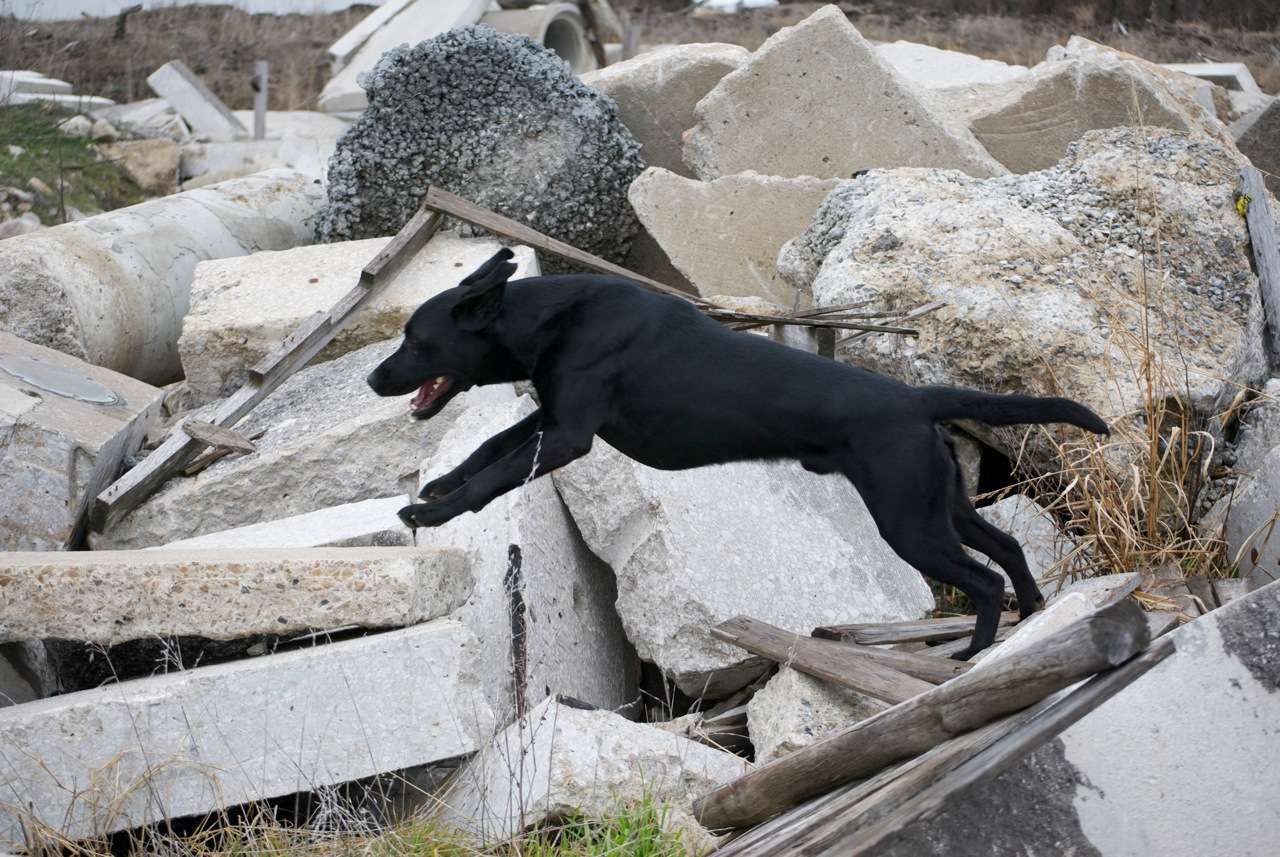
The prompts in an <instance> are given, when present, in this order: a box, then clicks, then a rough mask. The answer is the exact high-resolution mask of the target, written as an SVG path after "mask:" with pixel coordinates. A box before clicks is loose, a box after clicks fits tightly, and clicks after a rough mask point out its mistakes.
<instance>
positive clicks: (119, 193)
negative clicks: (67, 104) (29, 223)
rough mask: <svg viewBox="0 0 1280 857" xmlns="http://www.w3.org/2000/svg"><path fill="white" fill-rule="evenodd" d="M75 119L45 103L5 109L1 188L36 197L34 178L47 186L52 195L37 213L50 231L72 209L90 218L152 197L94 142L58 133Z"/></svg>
mask: <svg viewBox="0 0 1280 857" xmlns="http://www.w3.org/2000/svg"><path fill="white" fill-rule="evenodd" d="M70 115H73V114H69V113H66V112H65V111H61V110H58V109H57V108H55V107H52V106H49V105H42V104H16V105H10V106H6V107H0V185H7V186H11V187H16V188H18V189H19V190H23V191H27V192H28V193H31V192H33V191H32V188H31V179H33V178H35V179H39V180H40V181H41V182H44V184H45V185H46V186H48V188H49V191H50V192H49V193H47V194H45V193H37V194H36V200H35V204H34V206H33V207H32V209H31V210H32V211H33V212H35V214H36V216H38V217H39V218H40V222H41V223H44V224H45V225H46V226H52V225H54V224H58V223H61V222H63V214H64V212H65V211H66V209H67V208H76V209H79V210H80V211H83V212H85V213H86V214H89V213H93V212H96V211H110V210H111V209H113V208H120V207H122V206H126V205H133V204H134V203H137V202H141V201H142V200H144V199H145V198H146V196H145V195H144V194H143V192H142V191H141V190H140V189H139V188H138V186H137V185H135V184H134V183H133V182H132V181H130V180H129V178H128V177H126V176H125V174H124V173H123V172H122V171H121V169H120V168H119V166H117V165H116V164H114V163H112V162H110V161H107V160H103V159H102V158H101V157H100V156H99V154H98V152H97V151H96V149H95V148H94V146H93V143H92V142H91V141H89V140H86V139H84V138H81V137H69V136H67V135H66V134H63V133H61V132H59V131H58V123H60V122H62V121H63V120H65V119H67V118H68V116H70ZM15 146H16V147H17V149H13V148H11V147H15ZM18 150H21V152H20V153H19V152H18Z"/></svg>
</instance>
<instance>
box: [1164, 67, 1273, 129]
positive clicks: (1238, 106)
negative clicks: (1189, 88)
mask: <svg viewBox="0 0 1280 857" xmlns="http://www.w3.org/2000/svg"><path fill="white" fill-rule="evenodd" d="M1160 65H1161V68H1167V69H1169V70H1170V71H1176V72H1179V73H1180V74H1186V75H1190V76H1191V77H1195V78H1199V79H1201V80H1207V81H1209V82H1210V83H1213V84H1216V85H1217V86H1220V87H1222V88H1223V89H1225V90H1226V91H1227V96H1228V99H1229V100H1230V103H1231V108H1232V110H1233V111H1234V112H1236V113H1248V112H1249V111H1250V110H1254V109H1256V108H1258V107H1262V106H1265V105H1266V103H1267V101H1268V99H1269V96H1268V95H1267V94H1266V93H1265V92H1263V91H1262V89H1261V87H1259V86H1258V82H1257V81H1256V80H1254V79H1253V73H1252V72H1251V71H1249V67H1248V66H1247V65H1245V64H1244V63H1242V62H1190V63H1161V64H1160ZM1222 118H1224V119H1225V118H1226V117H1222Z"/></svg>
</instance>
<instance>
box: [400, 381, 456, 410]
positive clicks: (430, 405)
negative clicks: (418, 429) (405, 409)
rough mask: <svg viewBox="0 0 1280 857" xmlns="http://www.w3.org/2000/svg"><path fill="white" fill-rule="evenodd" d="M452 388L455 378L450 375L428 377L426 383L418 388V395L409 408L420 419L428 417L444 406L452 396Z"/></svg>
mask: <svg viewBox="0 0 1280 857" xmlns="http://www.w3.org/2000/svg"><path fill="white" fill-rule="evenodd" d="M452 389H453V379H452V378H450V377H449V376H448V375H437V376H435V377H434V378H428V379H427V381H426V383H425V384H423V385H422V386H421V387H419V388H418V393H417V395H415V396H414V397H413V400H412V401H410V402H409V410H410V411H412V412H413V415H414V416H415V417H417V418H418V419H420V420H421V419H426V418H427V417H429V416H431V415H433V414H434V413H435V412H436V411H438V410H440V408H442V407H444V403H445V402H447V401H448V400H449V399H450V398H451V396H450V395H449V391H450V390H452Z"/></svg>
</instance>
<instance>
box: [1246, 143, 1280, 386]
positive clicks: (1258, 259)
mask: <svg viewBox="0 0 1280 857" xmlns="http://www.w3.org/2000/svg"><path fill="white" fill-rule="evenodd" d="M1240 181H1241V185H1242V187H1243V192H1244V200H1243V201H1244V218H1245V223H1246V225H1247V226H1248V227H1249V243H1250V244H1251V245H1252V246H1253V262H1254V267H1255V268H1256V269H1257V271H1258V289H1259V291H1260V292H1261V293H1262V310H1263V313H1264V315H1265V317H1266V321H1267V324H1266V343H1267V352H1268V354H1267V356H1268V358H1269V359H1270V361H1271V366H1272V368H1275V367H1276V366H1277V365H1280V249H1278V248H1277V238H1276V222H1275V220H1274V219H1272V217H1271V203H1270V202H1268V200H1267V186H1266V184H1265V182H1263V180H1262V173H1260V172H1258V171H1257V170H1256V169H1255V168H1254V167H1249V166H1246V167H1245V168H1244V169H1243V170H1241V172H1240Z"/></svg>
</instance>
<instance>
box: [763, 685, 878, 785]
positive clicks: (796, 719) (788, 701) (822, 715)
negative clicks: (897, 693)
mask: <svg viewBox="0 0 1280 857" xmlns="http://www.w3.org/2000/svg"><path fill="white" fill-rule="evenodd" d="M888 707H889V706H888V704H887V703H884V702H881V701H880V700H878V699H872V698H871V697H869V696H867V695H866V694H863V693H858V691H856V690H853V689H851V688H847V687H840V686H839V685H835V684H832V683H830V682H826V681H823V680H821V679H817V678H814V677H813V676H809V675H805V674H804V673H802V672H800V671H799V670H794V669H791V668H790V667H785V666H784V667H783V668H782V669H780V670H778V673H777V675H775V676H774V677H773V678H771V679H769V681H768V683H767V684H765V686H764V687H762V688H760V690H758V691H756V694H755V696H753V697H751V701H750V702H748V703H747V729H748V731H749V732H750V733H751V745H752V746H753V747H754V748H755V751H756V752H755V762H756V764H757V765H763V764H765V763H766V762H771V761H773V760H774V759H779V758H781V757H783V756H785V755H787V754H788V753H794V752H795V751H796V750H799V749H800V748H802V747H808V746H809V745H810V744H815V743H817V742H818V741H820V740H822V739H823V738H825V737H827V736H828V735H831V734H833V733H835V732H838V731H840V730H842V729H846V728H848V727H850V726H852V725H853V724H855V723H857V722H859V721H861V720H865V719H867V718H868V717H871V716H872V715H874V714H879V713H880V712H881V711H884V710H885V709H886V708H888Z"/></svg>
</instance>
